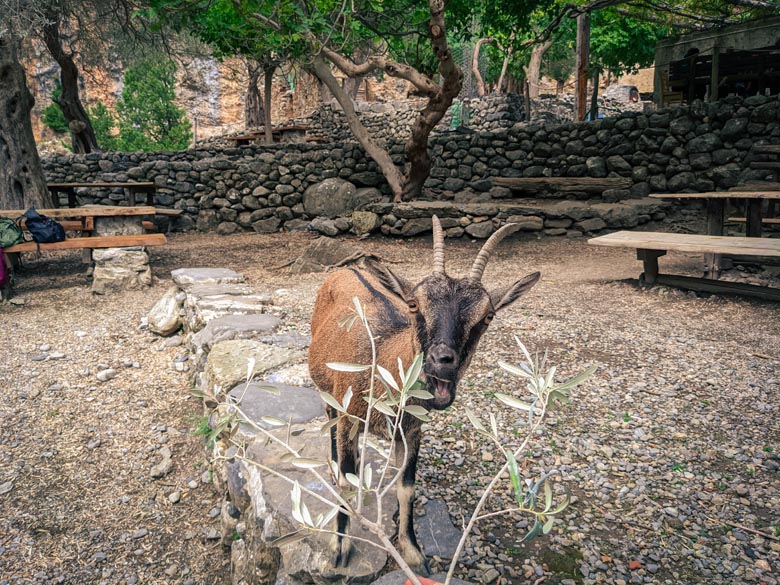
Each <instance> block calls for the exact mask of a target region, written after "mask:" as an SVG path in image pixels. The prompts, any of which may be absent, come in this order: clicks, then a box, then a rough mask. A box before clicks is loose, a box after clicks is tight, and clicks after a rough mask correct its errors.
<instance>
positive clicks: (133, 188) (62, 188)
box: [46, 181, 156, 207]
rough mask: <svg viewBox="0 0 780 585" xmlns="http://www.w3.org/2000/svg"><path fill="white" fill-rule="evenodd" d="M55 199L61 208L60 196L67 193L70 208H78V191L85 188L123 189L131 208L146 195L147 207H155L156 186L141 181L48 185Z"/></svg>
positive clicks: (55, 202)
mask: <svg viewBox="0 0 780 585" xmlns="http://www.w3.org/2000/svg"><path fill="white" fill-rule="evenodd" d="M46 186H47V187H48V189H49V192H50V193H51V194H52V197H53V198H54V204H55V205H57V206H59V199H60V198H59V194H60V193H65V194H66V195H67V196H68V207H76V203H77V202H76V189H80V188H84V187H93V188H95V189H122V190H123V191H127V200H128V202H129V203H130V206H134V205H135V197H136V195H144V194H145V195H146V203H147V205H154V193H155V190H156V186H155V184H154V183H144V182H140V181H130V182H123V183H120V182H101V181H81V182H76V183H48V184H47V185H46Z"/></svg>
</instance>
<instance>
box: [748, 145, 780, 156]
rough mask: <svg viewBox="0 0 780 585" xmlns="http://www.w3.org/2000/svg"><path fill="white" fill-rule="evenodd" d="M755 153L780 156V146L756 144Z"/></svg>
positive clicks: (754, 146)
mask: <svg viewBox="0 0 780 585" xmlns="http://www.w3.org/2000/svg"><path fill="white" fill-rule="evenodd" d="M753 152H755V153H756V154H780V144H755V145H753Z"/></svg>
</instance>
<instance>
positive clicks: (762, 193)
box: [650, 191, 780, 199]
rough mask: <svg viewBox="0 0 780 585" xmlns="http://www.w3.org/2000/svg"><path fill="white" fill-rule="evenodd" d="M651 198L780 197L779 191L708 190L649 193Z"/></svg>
mask: <svg viewBox="0 0 780 585" xmlns="http://www.w3.org/2000/svg"><path fill="white" fill-rule="evenodd" d="M650 197H652V198H653V199H780V191H710V192H709V193H651V194H650Z"/></svg>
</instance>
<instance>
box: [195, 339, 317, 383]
mask: <svg viewBox="0 0 780 585" xmlns="http://www.w3.org/2000/svg"><path fill="white" fill-rule="evenodd" d="M303 358H304V354H303V353H302V352H299V351H295V350H292V349H285V348H283V347H276V346H274V345H268V344H266V343H260V342H259V341H253V340H251V339H231V340H229V341H221V342H219V343H217V344H215V345H214V346H212V348H211V351H210V352H209V354H208V358H206V367H205V368H204V370H203V374H202V376H201V390H202V391H203V392H204V393H205V394H207V395H213V396H220V395H221V394H222V393H224V392H227V391H229V390H230V389H232V388H234V387H235V386H237V385H238V384H240V383H242V382H246V378H247V368H248V366H249V361H250V360H252V359H254V361H255V365H254V375H255V376H257V375H261V374H263V373H265V372H267V371H268V370H272V369H274V368H278V367H280V366H283V365H284V364H287V363H289V362H292V361H296V360H302V359H303ZM215 389H217V390H218V391H215Z"/></svg>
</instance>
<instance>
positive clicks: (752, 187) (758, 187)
mask: <svg viewBox="0 0 780 585" xmlns="http://www.w3.org/2000/svg"><path fill="white" fill-rule="evenodd" d="M729 191H742V192H747V191H780V183H776V182H774V181H751V182H750V183H745V184H744V185H737V186H736V187H731V189H729Z"/></svg>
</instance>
